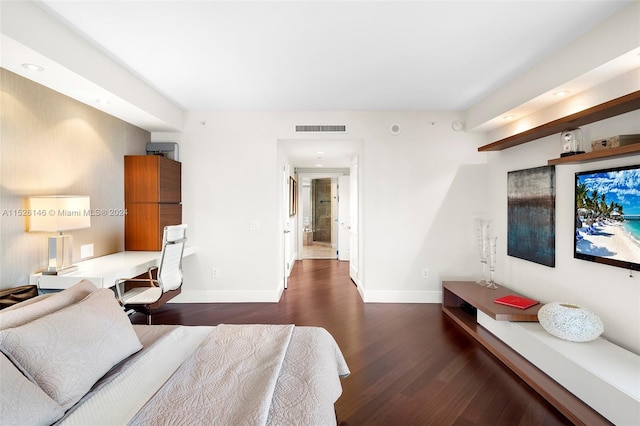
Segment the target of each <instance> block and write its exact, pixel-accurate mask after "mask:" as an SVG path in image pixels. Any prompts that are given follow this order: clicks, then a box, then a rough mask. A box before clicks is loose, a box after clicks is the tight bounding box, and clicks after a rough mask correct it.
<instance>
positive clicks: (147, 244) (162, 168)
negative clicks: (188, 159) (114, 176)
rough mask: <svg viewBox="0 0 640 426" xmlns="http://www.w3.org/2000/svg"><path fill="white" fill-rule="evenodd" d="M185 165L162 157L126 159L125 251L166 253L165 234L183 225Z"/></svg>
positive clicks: (131, 157) (151, 156)
mask: <svg viewBox="0 0 640 426" xmlns="http://www.w3.org/2000/svg"><path fill="white" fill-rule="evenodd" d="M181 175H182V164H181V163H179V162H177V161H173V160H170V159H168V158H165V157H162V156H159V155H127V156H125V157H124V202H125V208H126V209H127V215H126V217H125V221H124V240H125V243H124V245H125V250H144V251H158V250H162V231H163V229H164V227H165V226H167V225H179V224H180V223H182V204H180V203H181V199H182V190H181V188H182V178H181Z"/></svg>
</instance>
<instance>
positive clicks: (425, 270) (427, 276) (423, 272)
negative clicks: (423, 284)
mask: <svg viewBox="0 0 640 426" xmlns="http://www.w3.org/2000/svg"><path fill="white" fill-rule="evenodd" d="M422 278H429V270H428V269H427V268H424V269H423V270H422Z"/></svg>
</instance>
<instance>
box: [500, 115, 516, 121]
mask: <svg viewBox="0 0 640 426" xmlns="http://www.w3.org/2000/svg"><path fill="white" fill-rule="evenodd" d="M514 118H515V117H514V116H513V115H505V116H504V117H502V119H503V120H513V119H514Z"/></svg>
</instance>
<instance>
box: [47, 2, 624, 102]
mask: <svg viewBox="0 0 640 426" xmlns="http://www.w3.org/2000/svg"><path fill="white" fill-rule="evenodd" d="M629 3H630V1H612V0H594V1H279V2H276V1H264V0H263V1H253V2H249V1H214V0H204V1H177V0H176V1H156V0H142V1H126V0H115V1H114V0H112V1H60V0H43V1H42V2H41V3H39V4H40V5H42V6H43V7H44V8H45V10H47V11H48V12H49V13H52V14H53V15H55V16H56V17H57V18H58V19H61V20H62V21H63V22H65V23H66V24H67V25H68V26H69V27H71V28H73V29H75V30H76V31H78V32H79V33H81V34H82V35H83V36H84V37H85V38H86V39H87V40H89V41H90V42H91V43H93V44H95V45H96V46H98V47H99V48H100V49H101V50H103V51H104V52H106V53H107V54H108V55H109V56H111V57H112V58H113V59H115V60H116V61H118V62H119V63H121V64H122V65H124V66H125V67H127V68H128V69H129V70H130V71H132V72H133V73H134V74H135V75H137V76H139V77H140V78H142V79H143V80H144V81H146V82H148V83H149V84H150V85H151V86H152V87H154V88H155V89H156V90H158V91H159V92H161V93H162V94H164V95H165V96H167V97H168V98H170V99H171V100H173V101H174V102H175V103H176V104H177V105H179V106H180V107H181V108H182V109H184V110H200V109H207V110H208V109H225V110H228V109H251V110H263V109H268V110H439V111H447V110H456V111H462V110H465V109H467V108H469V107H471V106H472V105H474V104H475V103H477V102H478V101H479V100H481V99H483V98H484V97H486V96H487V95H489V94H490V93H492V92H494V91H495V90H496V89H498V88H499V87H500V86H502V85H504V84H505V83H506V82H508V81H509V80H510V79H512V78H514V77H516V76H518V75H520V74H522V73H523V72H524V71H525V70H527V69H528V68H530V67H531V66H533V65H535V64H536V63H538V62H540V61H541V60H543V59H544V58H546V57H548V56H549V55H551V54H552V53H553V52H555V51H557V50H558V49H560V48H561V47H563V46H564V45H566V44H567V43H569V42H571V41H573V40H574V39H576V38H577V37H579V36H580V35H582V34H583V33H585V32H586V31H588V30H589V29H591V28H593V27H594V26H596V25H597V24H599V23H601V22H602V21H604V20H605V19H607V18H608V17H609V16H611V15H612V14H614V13H615V12H617V11H618V10H620V9H621V8H623V7H624V6H626V5H628V4H629Z"/></svg>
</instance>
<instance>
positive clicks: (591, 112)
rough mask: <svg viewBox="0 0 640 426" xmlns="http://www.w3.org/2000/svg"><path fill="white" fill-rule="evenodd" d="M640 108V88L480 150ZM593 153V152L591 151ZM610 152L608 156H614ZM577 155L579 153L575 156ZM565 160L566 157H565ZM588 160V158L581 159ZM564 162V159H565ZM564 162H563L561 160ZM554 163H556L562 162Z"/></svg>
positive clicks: (546, 134)
mask: <svg viewBox="0 0 640 426" xmlns="http://www.w3.org/2000/svg"><path fill="white" fill-rule="evenodd" d="M637 109H640V90H639V91H636V92H632V93H629V94H628V95H625V96H621V97H619V98H616V99H613V100H611V101H608V102H605V103H602V104H600V105H596V106H593V107H591V108H587V109H585V110H584V111H580V112H576V113H575V114H571V115H567V116H566V117H562V118H559V119H557V120H554V121H550V122H548V123H546V124H542V125H540V126H538V127H534V128H533V129H529V130H527V131H524V132H522V133H518V134H517V135H513V136H509V137H508V138H504V139H501V140H499V141H496V142H492V143H490V144H487V145H483V146H481V147H479V148H478V151H480V152H483V151H501V150H503V149H507V148H511V147H514V146H517V145H522V144H523V143H527V142H531V141H533V140H536V139H540V138H544V137H546V136H550V135H553V134H556V133H560V132H562V131H563V130H566V129H567V128H571V127H580V126H584V125H586V124H589V123H593V122H596V121H600V120H604V119H605V118H610V117H614V116H616V115H620V114H624V113H626V112H629V111H635V110H637ZM589 154H591V153H589ZM612 155H614V154H609V155H607V156H612ZM575 157H577V155H576V156H575ZM597 158H601V157H597ZM593 159H596V157H594V158H593ZM563 160H564V159H563ZM579 161H588V160H579ZM563 162H564V161H563ZM567 162H572V161H567ZM561 163H562V162H561ZM561 163H554V164H561Z"/></svg>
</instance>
